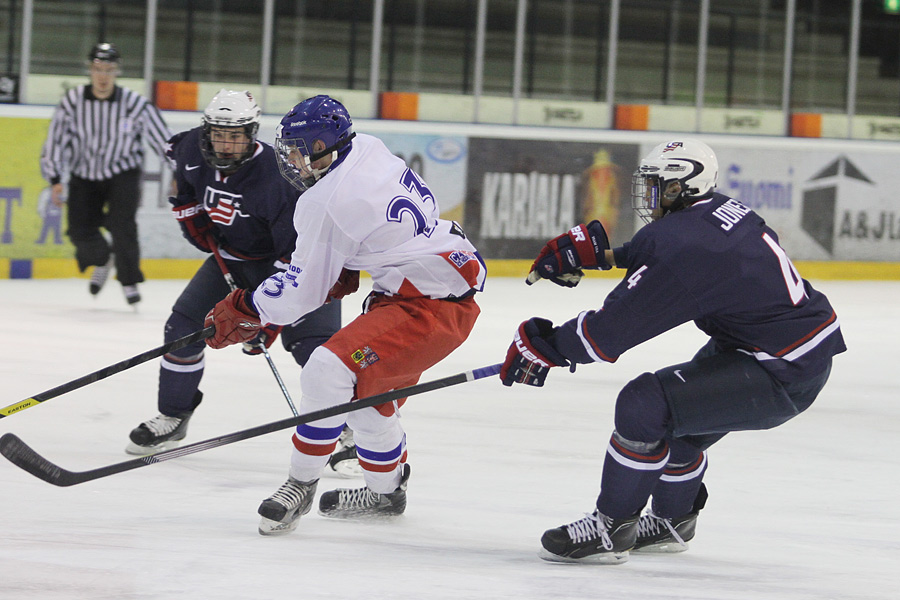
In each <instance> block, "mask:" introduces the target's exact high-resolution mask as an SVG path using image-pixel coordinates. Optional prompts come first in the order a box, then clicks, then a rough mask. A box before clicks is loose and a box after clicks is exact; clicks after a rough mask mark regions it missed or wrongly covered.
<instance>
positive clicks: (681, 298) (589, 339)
mask: <svg viewBox="0 0 900 600" xmlns="http://www.w3.org/2000/svg"><path fill="white" fill-rule="evenodd" d="M614 254H615V258H616V264H617V265H618V266H620V267H624V268H626V269H627V270H628V272H627V274H626V275H625V278H624V279H623V280H622V281H621V282H620V283H619V284H618V285H617V286H616V288H615V289H613V291H612V292H610V294H609V295H608V296H607V298H606V300H605V302H604V304H603V307H602V308H601V309H600V310H598V311H585V312H583V313H581V314H580V315H579V316H578V317H577V318H575V319H572V320H571V321H568V322H567V323H565V324H563V325H562V326H561V327H560V328H558V330H557V334H556V340H555V345H556V346H557V347H558V348H559V350H560V351H561V352H562V354H563V355H565V356H566V357H567V358H570V359H572V360H574V361H576V362H580V363H589V362H595V361H599V360H604V361H609V362H613V361H615V360H616V359H617V358H618V357H619V355H620V354H622V353H623V352H625V351H626V350H628V349H630V348H633V347H634V346H637V345H638V344H640V343H642V342H644V341H646V340H649V339H651V338H653V337H655V336H657V335H659V334H661V333H663V332H665V331H668V330H670V329H672V328H674V327H677V326H678V325H681V324H682V323H686V322H688V321H694V322H695V323H696V325H697V327H699V328H700V329H701V330H702V331H703V332H705V333H706V334H708V335H709V336H710V337H712V338H713V339H714V340H715V342H716V344H717V346H718V347H719V348H720V349H722V350H740V351H745V352H747V353H749V354H752V355H753V356H755V357H756V358H757V360H759V361H760V364H761V365H762V366H763V367H764V368H766V369H767V370H768V371H769V372H770V373H771V374H772V375H773V376H775V377H776V378H778V379H780V380H782V381H785V382H790V381H797V380H800V379H803V378H806V377H808V376H812V375H816V374H818V373H820V372H821V371H822V370H823V369H824V368H825V364H826V362H827V360H828V359H829V358H830V357H831V356H833V355H835V354H838V353H840V352H843V351H844V350H846V347H845V345H844V340H843V336H842V335H841V330H840V325H839V323H838V320H837V316H836V314H835V312H834V310H833V309H832V307H831V305H830V304H829V302H828V299H827V298H826V297H825V296H824V295H823V294H822V293H820V292H818V291H817V290H815V289H814V288H813V287H812V286H811V285H810V284H809V282H807V281H805V280H804V279H802V278H801V277H800V275H799V274H798V273H797V270H796V269H795V268H794V265H793V264H792V263H791V261H790V260H789V259H788V257H787V255H786V254H785V252H784V250H783V249H782V248H781V246H779V244H778V236H777V235H776V234H775V232H774V231H773V230H772V229H770V228H769V227H767V226H766V224H765V221H764V220H763V219H762V218H761V217H760V216H759V215H757V214H756V213H755V212H753V211H752V210H750V209H749V208H747V207H746V206H744V205H743V204H741V203H740V202H738V201H737V200H734V199H732V198H729V197H727V196H724V195H722V194H714V195H713V197H712V198H711V199H709V200H702V201H700V202H696V203H694V204H693V205H692V206H690V207H688V208H685V209H683V210H680V211H677V212H673V213H669V214H668V215H666V216H665V217H663V218H662V219H659V220H657V221H655V222H653V223H650V224H648V225H647V226H645V227H643V228H642V229H640V230H639V231H638V232H637V233H636V234H635V235H634V237H633V238H632V240H631V241H630V242H628V243H626V244H625V245H624V246H622V247H620V248H616V249H615V250H614Z"/></svg>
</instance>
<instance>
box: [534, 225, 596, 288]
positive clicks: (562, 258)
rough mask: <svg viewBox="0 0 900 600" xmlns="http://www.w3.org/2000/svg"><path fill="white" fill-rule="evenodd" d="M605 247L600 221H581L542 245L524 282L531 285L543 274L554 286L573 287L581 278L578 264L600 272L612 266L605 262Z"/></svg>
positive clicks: (581, 273) (582, 275)
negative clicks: (587, 222)
mask: <svg viewBox="0 0 900 600" xmlns="http://www.w3.org/2000/svg"><path fill="white" fill-rule="evenodd" d="M608 249H609V238H608V237H607V236H606V230H604V229H603V225H601V224H600V221H596V220H594V221H591V222H590V223H589V224H587V225H584V224H583V223H582V224H581V225H577V226H575V227H573V228H572V229H570V230H569V231H567V232H566V233H564V234H562V235H560V236H557V237H555V238H553V239H552V240H550V241H549V242H547V244H546V245H544V247H543V248H542V249H541V252H540V254H538V257H537V258H536V259H535V260H534V263H533V264H532V265H531V272H530V273H528V278H527V279H526V280H525V282H526V283H527V284H528V285H531V284H533V283H535V282H536V281H537V280H538V279H540V278H542V277H543V278H544V279H549V280H550V281H552V282H553V283H555V284H556V285H561V286H563V287H575V286H576V285H578V282H579V281H581V278H582V277H584V271H582V270H581V268H582V267H583V268H585V269H602V270H604V271H606V270H607V269H611V268H612V265H610V264H609V263H608V262H607V261H606V255H605V251H606V250H608Z"/></svg>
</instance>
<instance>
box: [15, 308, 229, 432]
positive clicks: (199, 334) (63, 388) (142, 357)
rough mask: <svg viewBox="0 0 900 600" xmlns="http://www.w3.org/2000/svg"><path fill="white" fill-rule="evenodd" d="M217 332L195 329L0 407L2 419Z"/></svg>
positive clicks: (209, 328) (213, 329) (213, 328)
mask: <svg viewBox="0 0 900 600" xmlns="http://www.w3.org/2000/svg"><path fill="white" fill-rule="evenodd" d="M215 332H216V328H215V327H213V326H212V325H210V326H209V327H206V328H205V329H201V330H199V331H195V332H194V333H190V334H188V335H186V336H184V337H182V338H178V339H177V340H173V341H171V342H169V343H168V344H163V345H162V346H160V347H159V348H154V349H153V350H147V351H146V352H144V353H142V354H138V355H137V356H132V357H131V358H129V359H126V360H123V361H121V362H117V363H116V364H114V365H110V366H108V367H104V368H103V369H100V370H99V371H94V372H93V373H90V374H88V375H85V376H84V377H79V378H78V379H73V380H72V381H70V382H68V383H64V384H62V385H58V386H56V387H55V388H53V389H52V390H47V391H46V392H41V393H40V394H35V395H34V396H32V397H31V398H28V399H26V400H22V401H21V402H16V403H15V404H10V405H9V406H5V407H3V408H0V419H2V418H4V417H8V416H9V415H12V414H15V413H17V412H22V411H23V410H25V409H26V408H31V407H32V406H36V405H38V404H40V403H41V402H45V401H47V400H49V399H50V398H56V397H57V396H62V395H63V394H67V393H69V392H71V391H72V390H77V389H78V388H80V387H84V386H86V385H89V384H91V383H94V382H95V381H100V380H101V379H106V378H107V377H109V376H110V375H115V374H116V373H120V372H122V371H125V370H127V369H130V368H131V367H135V366H137V365H139V364H141V363H145V362H147V361H148V360H152V359H154V358H156V357H158V356H162V355H163V354H167V353H169V352H172V351H173V350H178V349H179V348H184V347H185V346H189V345H191V344H193V343H194V342H198V341H200V340H205V339H206V338H208V337H209V336H211V335H212V334H214V333H215Z"/></svg>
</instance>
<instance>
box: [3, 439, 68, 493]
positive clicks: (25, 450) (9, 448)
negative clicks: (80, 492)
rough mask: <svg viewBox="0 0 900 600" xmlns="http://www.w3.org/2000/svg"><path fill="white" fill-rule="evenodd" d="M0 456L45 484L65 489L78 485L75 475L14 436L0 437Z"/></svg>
mask: <svg viewBox="0 0 900 600" xmlns="http://www.w3.org/2000/svg"><path fill="white" fill-rule="evenodd" d="M0 454H2V455H3V456H5V457H6V458H7V459H9V461H10V462H12V463H13V464H14V465H16V466H17V467H19V468H21V469H23V470H25V471H28V472H29V473H31V474H32V475H34V476H35V477H37V478H38V479H43V480H44V481H46V482H47V483H52V484H53V485H58V486H61V487H66V486H70V485H75V484H76V483H78V478H77V477H74V476H75V475H76V474H75V473H72V472H71V471H66V470H65V469H61V468H60V467H58V466H56V465H55V464H53V463H52V462H50V461H49V460H47V459H46V458H44V457H43V456H41V455H40V454H38V453H37V452H35V451H34V450H32V449H31V446H29V445H28V444H26V443H25V442H23V441H22V440H21V439H19V438H18V436H16V435H15V434H12V433H4V434H3V436H2V437H0Z"/></svg>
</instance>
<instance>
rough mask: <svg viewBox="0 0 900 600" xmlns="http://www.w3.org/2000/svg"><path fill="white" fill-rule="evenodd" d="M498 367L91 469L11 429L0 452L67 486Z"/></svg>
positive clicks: (484, 373)
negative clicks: (53, 458) (73, 465)
mask: <svg viewBox="0 0 900 600" xmlns="http://www.w3.org/2000/svg"><path fill="white" fill-rule="evenodd" d="M500 367H501V365H499V364H497V365H491V366H488V367H482V368H480V369H474V370H472V371H466V372H464V373H458V374H456V375H451V376H449V377H444V378H442V379H435V380H434V381H428V382H426V383H420V384H417V385H412V386H409V387H405V388H400V389H398V390H391V391H389V392H384V393H383V394H376V395H374V396H369V397H368V398H362V399H360V400H355V401H353V402H347V403H345V404H338V405H337V406H332V407H330V408H324V409H322V410H316V411H313V412H310V413H305V414H302V415H299V416H296V417H292V418H290V419H284V420H281V421H275V422H274V423H268V424H265V425H258V426H256V427H251V428H250V429H244V430H242V431H236V432H234V433H228V434H225V435H221V436H219V437H215V438H210V439H208V440H205V441H202V442H196V443H193V444H188V445H187V446H182V447H180V448H173V449H171V450H165V451H163V452H160V453H158V454H151V455H150V456H142V457H140V458H135V459H132V460H127V461H125V462H120V463H116V464H112V465H108V466H105V467H100V468H98V469H92V470H90V471H68V470H66V469H63V468H62V467H59V466H57V465H56V464H54V463H52V462H50V461H49V460H47V459H46V458H44V457H43V456H41V455H40V454H38V453H37V452H35V451H34V450H32V449H31V447H30V446H29V445H28V444H26V443H25V442H23V441H22V440H21V439H19V438H18V437H17V436H16V435H15V434H12V433H5V434H3V436H2V437H0V454H2V455H3V456H5V457H6V458H7V459H9V461H10V462H12V463H13V464H14V465H16V466H17V467H20V468H21V469H24V470H25V471H28V472H29V473H31V474H32V475H34V476H35V477H37V478H38V479H42V480H44V481H46V482H47V483H52V484H53V485H57V486H60V487H68V486H70V485H77V484H79V483H84V482H85V481H93V480H94V479H100V478H101V477H109V476H110V475H115V474H116V473H123V472H125V471H130V470H132V469H137V468H140V467H146V466H147V465H152V464H155V463H160V462H163V461H167V460H171V459H173V458H180V457H182V456H187V455H188V454H195V453H197V452H203V451H204V450H209V449H210V448H217V447H219V446H225V445H227V444H233V443H235V442H239V441H241V440H246V439H250V438H253V437H257V436H260V435H264V434H266V433H272V432H273V431H279V430H282V429H288V428H290V427H296V426H297V425H302V424H303V423H310V422H312V421H318V420H320V419H324V418H326V417H332V416H335V415H340V414H344V413H348V412H351V411H355V410H360V409H362V408H367V407H370V406H377V405H379V404H385V403H387V402H393V401H394V400H399V399H400V398H406V397H409V396H415V395H417V394H424V393H425V392H430V391H432V390H437V389H440V388H445V387H449V386H451V385H457V384H459V383H466V382H468V381H475V380H476V379H482V378H484V377H491V376H493V375H496V374H498V373H499V372H500Z"/></svg>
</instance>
